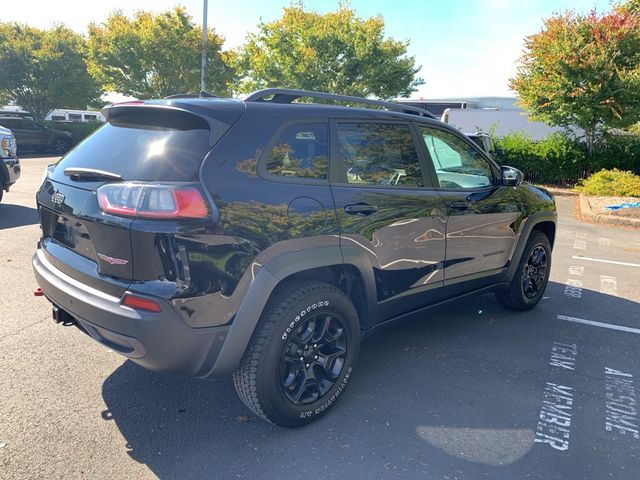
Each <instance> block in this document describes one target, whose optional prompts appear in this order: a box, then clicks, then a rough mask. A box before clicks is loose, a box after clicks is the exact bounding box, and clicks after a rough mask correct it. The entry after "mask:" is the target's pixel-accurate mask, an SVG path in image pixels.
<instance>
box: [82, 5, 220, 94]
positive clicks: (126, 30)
mask: <svg viewBox="0 0 640 480" xmlns="http://www.w3.org/2000/svg"><path fill="white" fill-rule="evenodd" d="M201 35H202V30H201V27H200V26H199V25H196V24H195V23H194V22H193V18H192V17H191V16H190V15H189V14H188V13H187V11H186V10H185V9H184V8H182V7H176V8H174V9H173V10H169V11H166V12H163V13H159V14H155V13H151V12H138V13H136V14H135V16H134V17H133V18H128V17H127V16H126V15H124V14H122V13H121V12H114V13H112V14H111V15H110V16H109V17H108V18H107V20H106V22H104V23H102V24H100V25H96V24H91V25H89V38H88V42H87V43H88V52H89V71H90V72H91V74H92V75H93V76H94V77H95V78H96V80H98V82H99V83H100V84H101V85H102V87H103V88H104V89H105V90H110V91H115V92H119V93H123V94H125V95H131V96H134V97H138V98H158V97H165V96H167V95H172V94H176V93H186V92H192V93H197V92H199V91H200V58H201V50H200V46H201ZM222 44H223V39H222V37H221V36H219V35H218V34H216V33H215V32H214V31H213V30H212V29H209V30H208V32H207V48H206V51H207V68H206V71H205V82H206V88H207V91H209V92H211V93H215V94H218V95H226V94H227V93H228V85H229V84H230V82H231V79H232V75H233V72H232V70H231V68H230V67H229V66H227V62H226V60H227V57H228V54H227V53H224V52H222V50H221V49H222Z"/></svg>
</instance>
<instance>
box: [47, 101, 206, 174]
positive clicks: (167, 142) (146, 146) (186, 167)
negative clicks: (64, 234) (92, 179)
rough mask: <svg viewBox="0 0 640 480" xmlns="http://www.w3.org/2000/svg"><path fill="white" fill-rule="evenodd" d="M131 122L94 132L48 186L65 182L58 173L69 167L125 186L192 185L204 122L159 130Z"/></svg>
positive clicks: (203, 143) (203, 152)
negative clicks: (103, 174) (117, 178)
mask: <svg viewBox="0 0 640 480" xmlns="http://www.w3.org/2000/svg"><path fill="white" fill-rule="evenodd" d="M156 115H157V116H159V117H162V116H163V113H161V112H158V113H156ZM137 117H138V118H136V116H133V117H130V118H129V119H127V117H126V116H125V117H121V118H117V119H115V120H112V121H110V122H108V123H106V124H105V125H104V126H102V127H100V128H99V129H98V130H97V131H96V132H95V133H94V134H93V135H91V136H89V137H88V138H87V139H86V140H84V141H83V142H82V143H80V144H79V145H78V146H77V147H76V148H75V149H74V150H72V151H71V152H69V153H68V154H67V155H66V156H65V157H64V158H63V159H62V160H61V161H60V162H59V163H58V165H57V166H56V169H55V171H54V174H53V178H54V180H58V181H62V182H65V181H66V180H67V179H65V177H64V173H63V172H64V169H65V168H69V167H83V168H94V169H99V170H105V171H108V172H112V173H116V174H118V175H121V176H122V177H123V178H124V179H125V180H139V181H165V182H166V181H193V180H196V179H197V178H198V170H199V168H200V165H201V164H202V161H203V160H204V157H205V156H206V154H207V152H208V151H209V148H210V147H209V140H210V139H209V130H208V127H207V124H206V122H204V121H200V119H198V118H197V117H193V121H187V122H185V121H182V122H176V126H173V125H172V124H171V121H168V120H167V119H166V118H165V119H162V123H161V124H159V122H156V123H154V122H153V121H149V119H148V118H145V119H144V120H145V122H144V123H141V122H140V120H142V118H141V116H137ZM128 120H133V121H134V122H133V123H130V121H128Z"/></svg>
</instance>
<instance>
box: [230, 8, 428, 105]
mask: <svg viewBox="0 0 640 480" xmlns="http://www.w3.org/2000/svg"><path fill="white" fill-rule="evenodd" d="M408 44H409V42H408V41H396V40H393V39H391V38H385V36H384V21H383V19H382V18H381V17H374V18H367V19H361V18H358V17H357V16H356V14H355V12H354V11H353V10H352V9H351V8H349V6H348V4H341V6H340V7H339V8H338V10H337V11H335V12H329V13H326V14H319V13H317V12H314V11H309V10H305V8H304V5H303V4H302V2H300V3H298V4H295V5H292V6H290V7H287V8H284V11H283V15H282V17H281V18H280V19H279V20H276V21H273V22H269V23H260V25H259V32H258V33H257V34H249V35H248V37H247V41H246V43H245V44H244V45H243V46H242V47H241V48H240V49H239V52H238V57H237V66H238V70H239V72H240V73H241V77H242V78H241V79H240V81H239V85H238V89H239V90H240V91H241V92H247V91H251V90H256V89H259V88H268V87H288V88H300V89H304V90H320V91H327V92H331V93H339V94H343V95H356V96H364V97H367V96H370V95H371V96H375V97H380V98H391V97H395V96H406V95H409V94H410V93H411V92H413V91H415V89H416V87H417V86H419V85H422V84H423V83H424V80H422V79H421V78H417V77H416V76H415V75H416V74H417V73H418V72H419V71H420V67H416V66H415V59H414V58H413V57H410V56H407V55H406V53H407V46H408Z"/></svg>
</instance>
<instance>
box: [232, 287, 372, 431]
mask: <svg viewBox="0 0 640 480" xmlns="http://www.w3.org/2000/svg"><path fill="white" fill-rule="evenodd" d="M359 323H360V322H359V319H358V312H357V311H356V308H355V307H354V305H353V302H352V301H351V299H350V298H349V297H348V296H347V295H346V294H345V293H344V292H343V291H341V290H340V289H338V288H337V287H335V286H334V285H330V284H327V283H323V282H319V281H315V280H298V281H288V282H286V283H284V284H283V285H281V286H279V287H278V289H277V290H276V292H274V293H273V295H272V296H271V298H270V300H269V302H268V304H267V306H266V307H265V310H264V311H263V313H262V315H261V317H260V321H259V323H258V325H257V326H256V330H255V332H254V334H253V336H252V338H251V341H250V342H249V345H248V346H247V349H246V351H245V353H244V356H243V358H242V361H241V362H240V365H239V366H238V369H237V370H236V371H235V373H234V374H233V382H234V384H235V387H236V391H237V392H238V395H239V396H240V399H241V400H242V401H243V403H244V404H245V405H246V406H247V407H248V408H249V409H250V410H251V411H252V412H253V413H255V414H256V415H257V416H258V417H260V418H263V419H265V420H267V421H269V422H271V423H274V424H276V425H281V426H283V427H300V426H302V425H306V424H307V423H309V422H312V421H314V420H315V419H317V418H319V417H321V416H322V415H324V414H325V413H327V412H328V411H329V410H330V409H332V408H333V407H334V406H335V404H336V403H337V402H338V401H339V399H340V398H342V397H343V396H344V391H345V389H346V388H347V384H348V383H349V380H350V379H351V377H352V376H353V371H354V363H355V361H356V359H357V358H358V353H359V351H360V336H361V331H360V324H359Z"/></svg>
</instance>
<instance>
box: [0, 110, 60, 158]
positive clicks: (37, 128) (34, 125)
mask: <svg viewBox="0 0 640 480" xmlns="http://www.w3.org/2000/svg"><path fill="white" fill-rule="evenodd" d="M0 125H2V126H3V127H6V128H9V129H11V131H12V132H13V134H14V135H15V137H16V140H17V142H18V145H20V148H21V149H27V150H35V151H39V152H52V153H57V154H58V155H62V154H63V153H65V152H66V151H67V150H69V147H71V133H69V132H65V131H63V130H56V129H54V128H49V127H46V126H44V125H42V124H40V123H38V122H36V121H34V120H31V119H30V118H15V117H0Z"/></svg>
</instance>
